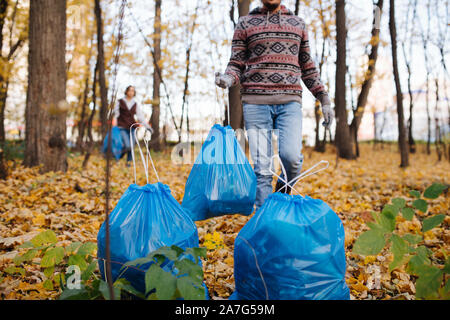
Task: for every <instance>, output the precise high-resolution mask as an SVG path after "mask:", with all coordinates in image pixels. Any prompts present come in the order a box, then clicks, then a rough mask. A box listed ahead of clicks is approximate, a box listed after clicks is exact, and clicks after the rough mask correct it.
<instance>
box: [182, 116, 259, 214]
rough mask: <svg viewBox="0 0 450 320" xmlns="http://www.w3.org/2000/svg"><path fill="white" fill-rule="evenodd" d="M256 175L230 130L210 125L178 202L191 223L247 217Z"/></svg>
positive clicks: (254, 190) (252, 198) (254, 195)
mask: <svg viewBox="0 0 450 320" xmlns="http://www.w3.org/2000/svg"><path fill="white" fill-rule="evenodd" d="M255 197H256V175H255V173H254V171H253V168H252V166H251V165H250V163H249V162H248V160H247V158H246V156H245V153H244V151H243V150H242V148H241V146H240V145H239V142H238V141H237V139H236V135H235V133H234V130H233V129H232V128H231V127H230V126H227V127H223V126H221V125H218V124H216V125H214V126H213V127H212V129H211V131H210V132H209V135H208V137H207V139H206V141H205V143H204V144H203V146H202V149H201V151H200V153H199V155H198V157H197V159H196V160H195V163H194V166H193V168H192V170H191V173H190V174H189V178H188V180H187V182H186V186H185V193H184V198H183V202H182V206H183V208H185V209H187V210H188V211H189V212H190V216H191V218H192V220H194V221H198V220H204V219H208V218H211V217H216V216H221V215H226V214H235V213H238V214H242V215H249V214H251V213H252V212H253V206H254V203H255Z"/></svg>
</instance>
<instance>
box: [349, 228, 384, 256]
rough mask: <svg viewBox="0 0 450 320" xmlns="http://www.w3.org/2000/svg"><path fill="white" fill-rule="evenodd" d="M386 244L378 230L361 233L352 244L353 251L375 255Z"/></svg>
mask: <svg viewBox="0 0 450 320" xmlns="http://www.w3.org/2000/svg"><path fill="white" fill-rule="evenodd" d="M385 245H386V240H385V239H384V234H383V232H382V231H380V230H369V231H366V232H364V233H363V234H361V236H359V238H358V239H357V240H356V241H355V244H354V245H353V252H355V253H357V254H361V255H366V256H367V255H377V254H378V253H380V251H381V250H382V249H383V248H384V246H385Z"/></svg>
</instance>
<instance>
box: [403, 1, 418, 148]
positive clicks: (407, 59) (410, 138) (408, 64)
mask: <svg viewBox="0 0 450 320" xmlns="http://www.w3.org/2000/svg"><path fill="white" fill-rule="evenodd" d="M409 5H410V4H408V6H409ZM408 12H409V7H408ZM416 12H417V0H415V1H414V5H413V15H412V19H411V21H412V30H414V24H415V20H416ZM407 19H409V15H408V17H407ZM406 33H407V37H408V39H409V56H408V55H407V54H406V48H405V42H404V41H402V50H403V59H404V60H405V64H406V70H407V72H408V95H409V118H408V145H409V152H410V153H416V142H415V141H414V136H413V109H414V99H413V92H412V86H411V79H412V69H411V57H412V50H413V46H412V36H411V34H410V33H409V29H408V28H406Z"/></svg>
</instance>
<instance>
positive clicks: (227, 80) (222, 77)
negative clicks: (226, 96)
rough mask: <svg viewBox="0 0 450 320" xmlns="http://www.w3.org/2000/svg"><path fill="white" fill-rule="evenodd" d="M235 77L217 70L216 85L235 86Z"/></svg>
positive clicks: (224, 87)
mask: <svg viewBox="0 0 450 320" xmlns="http://www.w3.org/2000/svg"><path fill="white" fill-rule="evenodd" d="M233 82H234V78H233V77H232V76H230V75H228V74H221V73H220V72H216V85H217V86H219V87H221V88H223V89H227V88H230V87H232V86H233Z"/></svg>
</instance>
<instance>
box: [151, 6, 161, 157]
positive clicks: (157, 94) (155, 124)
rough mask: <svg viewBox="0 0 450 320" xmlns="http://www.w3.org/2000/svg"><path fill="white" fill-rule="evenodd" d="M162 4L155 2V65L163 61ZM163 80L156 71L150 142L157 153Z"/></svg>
mask: <svg viewBox="0 0 450 320" xmlns="http://www.w3.org/2000/svg"><path fill="white" fill-rule="evenodd" d="M161 3H162V0H156V1H155V22H154V32H153V33H154V38H153V39H154V40H153V48H154V57H153V59H155V64H159V62H160V60H161ZM160 90H161V78H160V77H159V73H158V72H156V70H155V71H154V72H153V103H152V116H151V118H150V124H151V126H152V129H153V135H152V140H151V142H150V145H151V147H152V148H153V150H155V151H161V149H162V146H161V133H160V128H159V118H160V113H161V109H160V107H161V103H160V101H161V91H160Z"/></svg>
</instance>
